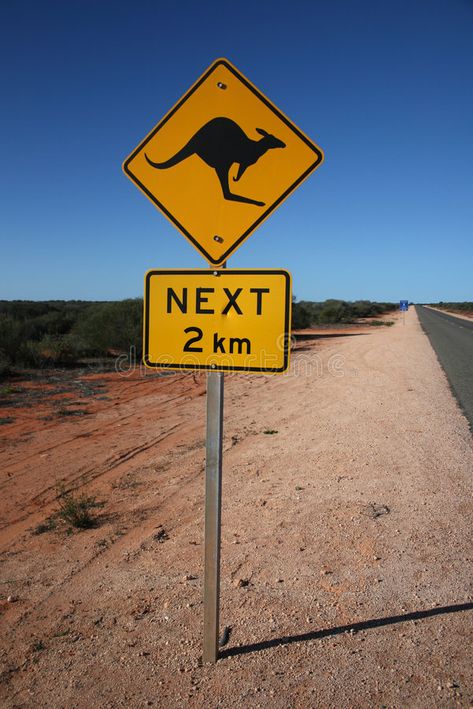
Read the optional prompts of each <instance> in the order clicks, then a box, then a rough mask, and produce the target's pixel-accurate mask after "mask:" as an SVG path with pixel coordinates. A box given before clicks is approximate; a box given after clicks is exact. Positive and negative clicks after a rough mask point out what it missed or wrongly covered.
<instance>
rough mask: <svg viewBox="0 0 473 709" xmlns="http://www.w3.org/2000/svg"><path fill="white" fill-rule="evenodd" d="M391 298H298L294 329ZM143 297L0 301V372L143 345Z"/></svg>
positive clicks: (347, 318)
mask: <svg viewBox="0 0 473 709" xmlns="http://www.w3.org/2000/svg"><path fill="white" fill-rule="evenodd" d="M394 307H395V306H394V304H392V303H372V302H370V301H368V300H359V301H355V302H353V303H349V302H346V301H344V300H326V301H324V302H323V303H314V302H311V301H304V300H303V301H300V302H296V301H295V300H294V302H293V305H292V318H293V321H292V326H293V328H294V329H299V328H303V327H310V326H311V325H318V324H330V323H351V322H355V321H356V320H357V319H358V318H363V317H371V316H375V315H381V314H382V313H385V312H386V311H388V310H392V309H394ZM142 312H143V300H142V299H141V298H131V299H128V300H120V301H113V302H91V301H82V300H68V301H64V300H49V301H38V302H37V301H27V300H14V301H7V300H2V301H0V375H2V374H5V373H7V372H8V371H9V370H10V369H11V368H12V367H44V366H48V365H59V364H60V365H68V364H69V365H72V364H76V363H79V362H81V361H83V360H87V359H88V358H97V357H112V356H113V357H116V356H117V355H119V354H121V353H123V352H129V351H130V348H131V347H134V348H135V352H136V357H137V358H138V359H139V358H141V350H142V317H143V315H142Z"/></svg>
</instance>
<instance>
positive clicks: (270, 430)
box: [263, 428, 278, 436]
mask: <svg viewBox="0 0 473 709" xmlns="http://www.w3.org/2000/svg"><path fill="white" fill-rule="evenodd" d="M263 433H266V435H267V436H272V435H273V434H274V433H278V431H275V430H274V429H272V428H268V429H267V430H266V431H263Z"/></svg>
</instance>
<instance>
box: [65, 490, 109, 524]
mask: <svg viewBox="0 0 473 709" xmlns="http://www.w3.org/2000/svg"><path fill="white" fill-rule="evenodd" d="M59 500H60V503H59V505H60V506H59V510H58V511H57V513H56V515H57V517H59V518H60V519H62V520H63V522H66V524H69V525H70V526H71V527H74V528H75V529H91V528H92V527H95V526H96V524H97V520H96V518H95V517H94V515H93V514H92V512H91V510H93V509H94V508H96V507H101V506H102V505H101V504H100V503H99V502H97V501H96V500H95V497H87V496H86V495H81V496H80V497H74V496H73V495H72V494H71V493H70V492H65V491H64V489H63V488H60V489H59Z"/></svg>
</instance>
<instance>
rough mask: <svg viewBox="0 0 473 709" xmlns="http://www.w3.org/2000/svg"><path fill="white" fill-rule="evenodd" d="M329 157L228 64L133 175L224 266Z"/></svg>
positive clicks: (139, 155)
mask: <svg viewBox="0 0 473 709" xmlns="http://www.w3.org/2000/svg"><path fill="white" fill-rule="evenodd" d="M322 160H323V153H322V150H321V149H320V148H319V147H318V146H317V145H315V144H314V143H313V142H312V141H311V140H309V138H307V136H305V135H304V133H302V131H301V130H299V128H297V127H296V126H295V125H294V124H293V123H292V122H291V121H290V120H289V119H288V118H287V117H286V116H285V115H284V114H283V113H282V112H281V111H280V110H279V109H278V108H276V106H274V104H272V103H271V102H270V101H269V99H267V98H266V96H264V95H263V94H262V93H261V92H260V91H259V90H258V89H257V88H256V87H255V86H253V84H251V82H250V81H248V79H246V78H245V77H244V76H243V75H242V74H241V73H240V72H239V71H238V70H237V69H236V68H235V67H234V66H232V64H230V62H228V61H227V60H226V59H218V60H217V61H216V62H214V63H213V64H212V65H211V66H210V67H209V69H208V70H207V71H206V72H205V73H204V74H203V75H202V76H201V77H200V79H198V81H197V82H196V83H195V84H194V85H193V86H192V87H191V88H190V89H189V91H188V92H187V93H186V94H185V95H184V96H183V97H182V99H181V100H180V101H179V102H178V103H177V104H176V105H175V106H174V107H173V108H172V109H171V110H170V111H169V113H168V114H167V115H166V116H164V118H163V119H162V120H161V121H160V122H159V123H158V125H157V126H155V128H153V130H152V131H151V133H149V135H147V136H146V138H145V139H144V140H143V141H142V142H141V143H140V144H139V145H138V147H137V148H136V149H135V150H134V151H133V153H132V154H131V155H130V156H129V157H128V158H127V159H126V160H125V163H124V165H123V168H124V171H125V173H126V174H127V175H128V177H130V178H131V180H133V182H135V184H136V185H137V186H138V187H139V188H140V189H141V190H142V191H143V192H144V193H145V195H146V196H147V197H149V199H151V200H152V201H153V202H154V203H155V204H156V205H157V206H158V207H159V209H160V210H161V211H162V212H163V213H164V214H165V215H166V216H167V217H168V218H169V219H170V220H171V222H172V223H173V224H174V225H175V226H176V227H177V228H178V229H179V230H180V231H181V232H182V233H183V234H184V236H186V237H187V239H189V241H190V242H191V243H192V244H193V245H194V246H195V247H196V248H197V249H198V251H199V252H200V253H201V254H202V255H203V256H204V257H205V258H206V259H207V261H208V262H209V263H211V264H215V265H219V264H222V263H223V262H224V261H226V259H227V258H228V257H229V256H230V254H231V253H233V252H234V251H235V250H236V249H237V248H238V247H239V246H240V245H241V244H242V243H243V242H244V241H245V239H247V237H248V236H249V235H250V234H251V232H252V231H254V230H255V229H256V227H258V226H259V225H260V224H261V223H262V222H263V221H264V220H265V219H266V217H268V216H269V214H271V212H273V211H274V210H275V209H276V207H278V206H279V205H280V204H281V202H282V201H283V200H284V199H285V198H286V197H287V196H288V195H289V194H290V193H291V192H293V190H295V189H296V187H298V186H299V185H300V184H301V182H302V181H303V180H304V179H305V178H306V177H307V176H308V175H309V174H310V173H311V172H312V171H313V170H315V168H316V167H318V166H319V165H320V164H321V162H322Z"/></svg>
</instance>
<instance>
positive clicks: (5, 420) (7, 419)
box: [0, 416, 15, 426]
mask: <svg viewBox="0 0 473 709" xmlns="http://www.w3.org/2000/svg"><path fill="white" fill-rule="evenodd" d="M14 421H15V419H14V418H12V417H11V416H4V417H2V418H0V426H4V425H5V424H7V423H13V422H14Z"/></svg>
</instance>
